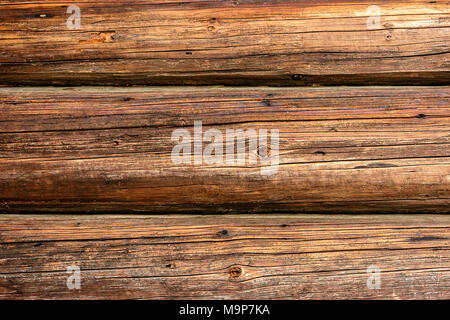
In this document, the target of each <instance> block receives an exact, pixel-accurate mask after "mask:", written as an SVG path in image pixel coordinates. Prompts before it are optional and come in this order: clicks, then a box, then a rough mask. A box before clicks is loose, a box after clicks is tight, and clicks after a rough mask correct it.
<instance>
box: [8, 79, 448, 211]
mask: <svg viewBox="0 0 450 320" xmlns="http://www.w3.org/2000/svg"><path fill="white" fill-rule="evenodd" d="M449 101H450V90H449V87H435V88H430V87H398V88H394V89H393V88H386V87H373V88H364V87H363V88H268V87H263V88H219V87H214V88H198V87H187V88H165V87H158V88H108V87H102V88H92V87H91V88H77V89H74V88H0V111H1V112H0V124H1V126H0V212H9V213H14V212H22V211H30V210H31V211H48V210H50V211H72V212H74V211H88V212H93V211H99V212H100V211H101V212H109V211H113V212H119V211H120V212H133V211H134V212H136V211H153V212H158V211H165V212H166V211H167V212H210V211H211V210H215V211H216V212H229V211H233V212H273V211H278V212H280V211H282V212H289V211H296V212H384V211H397V212H416V211H417V212H419V211H421V212H449V211H450V147H449V142H450V136H449V132H450V121H449V119H450V108H449ZM196 121H197V122H196ZM199 122H201V124H202V127H201V129H199V128H198V126H197V128H193V125H194V124H195V123H197V124H198V123H199ZM231 129H232V130H236V132H238V131H237V130H242V133H243V134H241V135H238V136H240V139H241V141H243V142H244V144H245V145H244V148H243V149H239V148H238V143H237V141H235V140H234V138H233V139H231V138H229V137H232V135H229V133H228V130H231ZM180 130H181V132H184V134H185V135H187V137H183V140H182V141H184V142H186V145H187V146H189V149H183V150H181V151H180V150H179V149H177V148H179V147H180V141H181V137H179V136H178V134H179V132H180ZM197 130H198V131H197ZM251 130H253V132H254V136H252V137H253V138H254V139H253V142H254V144H252V143H251V137H246V136H245V135H244V134H245V133H251V132H252V131H251ZM198 132H200V135H198ZM208 133H214V134H216V136H215V138H214V139H216V140H214V139H212V138H211V137H207V134H208ZM265 133H267V134H265ZM263 137H266V138H267V143H264V141H262V140H261V139H262V138H263ZM179 139H180V140H179ZM185 139H186V140H185ZM219 139H221V140H219ZM213 140H214V141H215V142H214V143H212V142H211V141H213ZM275 142H276V143H275ZM228 143H230V145H231V143H232V144H233V147H232V148H230V149H228ZM212 147H214V151H213V152H210V155H209V156H208V153H207V150H210V151H211V148H212ZM208 148H209V149H208ZM175 151H176V152H175ZM182 156H186V158H184V160H186V161H187V162H183V163H179V160H180V158H181V157H182ZM212 156H217V157H212ZM228 156H231V157H232V158H236V159H237V158H238V157H239V156H242V160H243V162H240V163H239V162H234V163H231V162H228ZM211 159H212V160H214V161H212V162H210V160H211ZM252 159H253V160H254V161H253V162H251V160H252Z"/></svg>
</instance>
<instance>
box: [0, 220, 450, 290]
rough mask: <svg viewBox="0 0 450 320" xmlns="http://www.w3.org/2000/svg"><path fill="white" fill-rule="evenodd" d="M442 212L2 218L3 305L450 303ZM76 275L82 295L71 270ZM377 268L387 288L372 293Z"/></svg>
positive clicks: (447, 231)
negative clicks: (23, 301)
mask: <svg viewBox="0 0 450 320" xmlns="http://www.w3.org/2000/svg"><path fill="white" fill-rule="evenodd" d="M449 222H450V221H449V219H448V217H447V216H443V215H430V214H427V215H392V216H389V215H365V216H364V215H362V216H361V215H358V216H351V215H343V216H339V215H332V216H331V217H330V216H329V215H288V216H280V215H276V214H272V215H240V216H234V215H227V216H214V215H211V216H208V215H202V216H195V215H187V216H186V215H183V216H176V215H175V216H171V215H165V216H145V215H138V216H133V215H132V216H130V215H126V216H120V215H116V216H109V215H94V216H86V215H85V216H80V215H75V216H71V215H69V216H61V215H56V216H55V215H36V216H33V215H27V216H15V215H9V216H2V217H0V236H1V243H0V248H1V250H0V270H1V271H0V288H1V290H0V298H4V299H15V298H16V299H17V298H27V299H37V298H40V299H49V298H52V299H54V298H58V299H60V298H64V299H98V298H108V299H275V298H278V299H448V298H449V297H450V295H449V290H450V255H449V254H448V252H449V249H450V248H449V244H450V243H449V239H450V223H449ZM72 265H76V266H79V267H80V275H81V283H80V289H79V290H68V288H67V286H66V282H67V279H68V277H69V275H68V273H67V268H68V267H70V266H72ZM371 266H377V267H378V268H379V271H380V280H381V283H380V289H369V287H368V286H367V282H368V280H369V278H370V275H371V273H370V270H371V269H370V268H369V267H371Z"/></svg>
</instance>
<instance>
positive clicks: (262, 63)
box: [0, 0, 450, 85]
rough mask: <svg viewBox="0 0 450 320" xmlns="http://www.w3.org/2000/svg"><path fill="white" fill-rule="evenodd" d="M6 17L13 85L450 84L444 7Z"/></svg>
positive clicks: (11, 7)
mask: <svg viewBox="0 0 450 320" xmlns="http://www.w3.org/2000/svg"><path fill="white" fill-rule="evenodd" d="M74 4H76V5H77V6H78V7H79V9H80V12H81V16H80V29H68V28H67V20H68V19H69V18H70V16H71V15H70V14H68V13H67V8H68V7H69V6H70V5H74ZM371 5H376V7H377V8H378V9H377V10H379V11H378V12H377V11H375V12H374V11H373V10H372V9H370V7H371ZM374 13H379V14H380V18H379V20H375V21H373V22H372V20H370V19H371V18H370V17H371V16H372V15H373V14H374ZM0 21H2V24H1V26H0V74H3V76H2V81H3V82H5V83H10V84H43V83H45V84H63V85H74V84H76V85H88V84H89V85H99V84H103V85H105V84H106V85H111V84H122V85H124V84H131V85H132V84H177V85H179V84H193V85H197V84H229V85H242V84H245V85H248V84H253V85H254V84H266V85H275V84H289V85H305V84H306V85H308V84H309V85H310V84H338V85H341V84H348V85H352V84H353V85H355V84H363V85H370V84H448V83H449V81H450V71H449V69H450V62H449V57H450V31H449V30H450V9H449V4H448V1H447V0H438V1H425V0H383V1H376V2H372V1H367V0H363V1H355V0H331V1H330V0H299V1H275V0H262V1H261V0H258V1H256V0H230V1H223V0H209V1H204V0H201V1H196V0H194V1H188V2H186V1H184V0H183V1H177V0H174V1H172V0H170V1H160V0H158V1H155V0H151V1H129V0H126V1H124V0H116V1H106V2H105V1H104V2H100V3H99V2H98V1H93V0H81V1H76V3H75V2H74V3H72V2H67V1H33V2H29V1H2V5H1V10H0ZM378 21H379V23H378ZM69 22H70V21H69Z"/></svg>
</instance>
